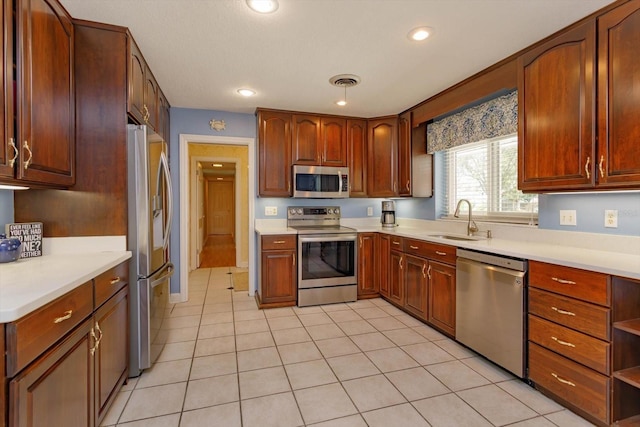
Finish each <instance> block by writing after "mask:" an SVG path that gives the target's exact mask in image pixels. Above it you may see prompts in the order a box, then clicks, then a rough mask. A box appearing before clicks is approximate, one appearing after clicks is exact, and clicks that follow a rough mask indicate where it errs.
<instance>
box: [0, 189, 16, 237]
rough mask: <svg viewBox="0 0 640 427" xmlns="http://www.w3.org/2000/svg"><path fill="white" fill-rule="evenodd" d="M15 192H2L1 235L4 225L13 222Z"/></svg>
mask: <svg viewBox="0 0 640 427" xmlns="http://www.w3.org/2000/svg"><path fill="white" fill-rule="evenodd" d="M13 218H14V216H13V190H0V233H4V225H5V224H10V223H12V222H13Z"/></svg>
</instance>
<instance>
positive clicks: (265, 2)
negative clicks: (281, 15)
mask: <svg viewBox="0 0 640 427" xmlns="http://www.w3.org/2000/svg"><path fill="white" fill-rule="evenodd" d="M247 5H248V6H249V7H250V8H251V9H252V10H254V11H256V12H258V13H272V12H275V11H276V10H278V0H247Z"/></svg>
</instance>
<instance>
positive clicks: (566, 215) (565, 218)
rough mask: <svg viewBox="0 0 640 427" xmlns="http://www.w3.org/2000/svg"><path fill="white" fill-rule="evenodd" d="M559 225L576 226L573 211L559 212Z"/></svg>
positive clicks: (574, 212)
mask: <svg viewBox="0 0 640 427" xmlns="http://www.w3.org/2000/svg"><path fill="white" fill-rule="evenodd" d="M560 225H577V222H576V211H575V210H562V211H560Z"/></svg>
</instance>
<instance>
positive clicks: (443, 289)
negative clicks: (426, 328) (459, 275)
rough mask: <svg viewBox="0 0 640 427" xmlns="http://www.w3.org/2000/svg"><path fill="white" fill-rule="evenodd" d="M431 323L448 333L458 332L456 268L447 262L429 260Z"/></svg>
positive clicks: (452, 334) (453, 334)
mask: <svg viewBox="0 0 640 427" xmlns="http://www.w3.org/2000/svg"><path fill="white" fill-rule="evenodd" d="M427 275H428V277H429V323H431V324H432V325H434V326H435V327H437V328H439V329H440V330H442V331H444V332H446V333H448V334H449V335H451V336H455V334H456V269H455V267H453V266H450V265H447V264H441V263H439V262H435V261H429V268H428V270H427Z"/></svg>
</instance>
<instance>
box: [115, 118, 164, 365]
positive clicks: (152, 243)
mask: <svg viewBox="0 0 640 427" xmlns="http://www.w3.org/2000/svg"><path fill="white" fill-rule="evenodd" d="M127 162H128V165H127V171H128V172H127V173H128V176H127V180H128V210H129V212H128V216H129V226H128V227H129V230H128V242H127V244H128V247H129V250H130V251H132V252H133V256H132V258H131V264H130V266H129V271H130V273H129V291H130V292H129V320H130V325H131V326H130V330H129V341H130V347H129V351H130V360H129V376H130V377H136V376H138V375H140V373H141V372H142V370H143V369H146V368H149V367H151V365H152V364H153V362H155V360H156V359H157V357H158V355H159V354H160V352H161V351H162V348H163V347H164V343H165V341H166V334H165V332H166V331H163V329H162V323H163V320H164V318H165V315H166V310H167V305H168V302H169V278H170V277H171V275H172V274H173V270H174V269H173V264H172V263H171V262H170V260H169V235H170V231H171V219H172V217H173V203H172V198H173V194H172V191H171V176H170V174H169V162H168V160H167V144H166V143H165V142H164V141H163V140H162V138H160V136H159V135H158V134H156V133H153V132H152V131H150V129H149V128H147V126H138V125H127ZM123 333H124V331H123Z"/></svg>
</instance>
